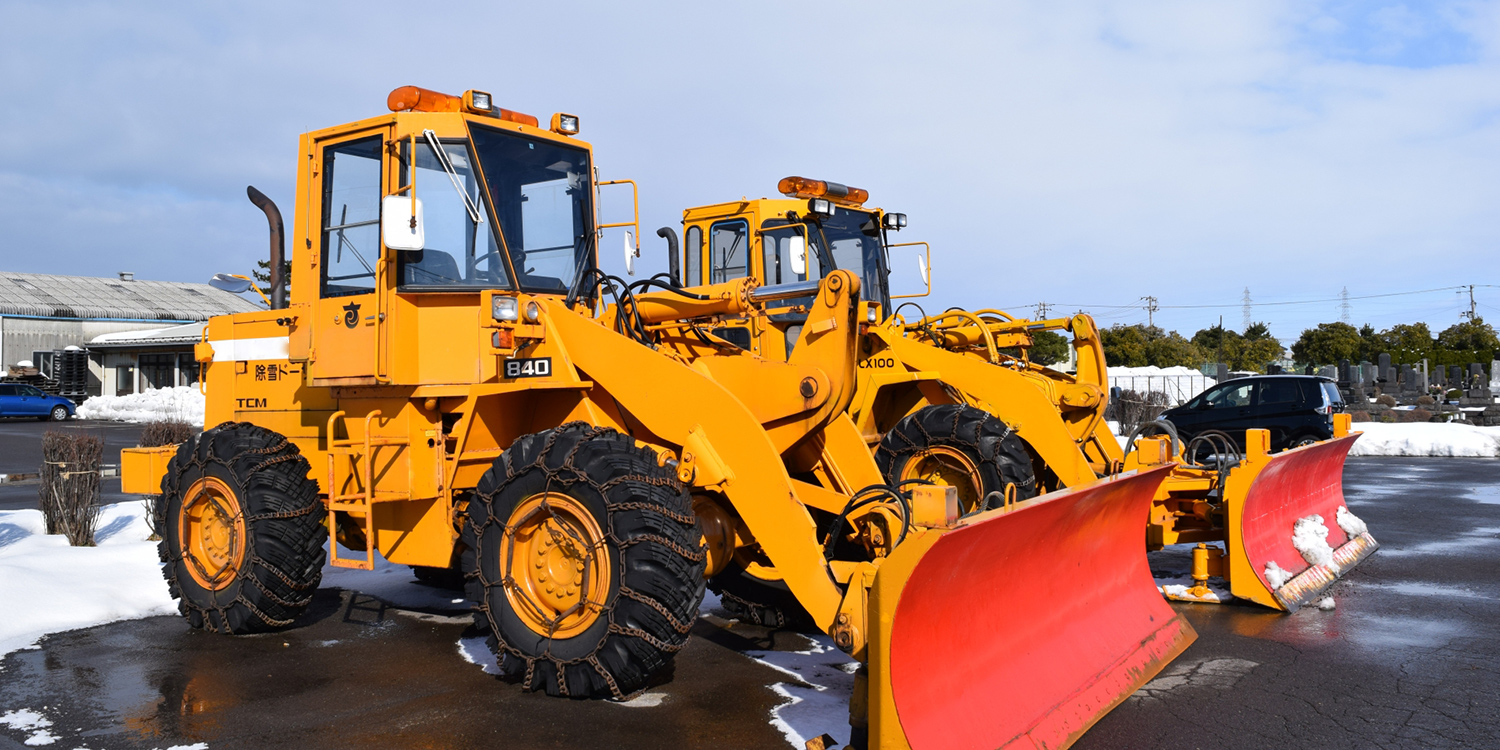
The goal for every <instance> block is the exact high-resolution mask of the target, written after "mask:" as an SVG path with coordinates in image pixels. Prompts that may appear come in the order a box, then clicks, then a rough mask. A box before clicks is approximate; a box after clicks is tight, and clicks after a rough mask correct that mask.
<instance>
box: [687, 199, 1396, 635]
mask: <svg viewBox="0 0 1500 750" xmlns="http://www.w3.org/2000/svg"><path fill="white" fill-rule="evenodd" d="M778 190H779V191H780V192H781V193H782V194H783V196H784V197H781V198H759V199H742V200H739V201H733V202H729V203H719V204H713V205H707V206H700V207H695V208H689V209H687V210H686V211H684V212H683V235H682V237H683V246H682V248H681V249H680V250H679V248H678V240H677V234H676V232H675V231H674V230H672V229H671V228H663V229H661V230H659V231H658V234H659V235H660V236H662V237H664V238H666V240H667V243H668V255H669V261H670V268H671V271H670V272H669V275H670V276H672V277H673V278H674V279H675V280H676V281H678V282H680V283H682V284H684V285H686V286H688V287H692V286H694V285H698V284H708V283H715V282H723V281H726V280H730V279H736V278H744V277H749V278H754V279H757V280H758V281H761V282H763V283H783V282H800V281H804V280H808V279H817V278H819V277H820V276H821V275H823V274H826V273H828V272H829V271H830V270H831V269H847V270H850V271H853V272H855V273H857V274H859V275H860V277H861V279H862V280H863V283H864V287H863V288H865V289H867V290H869V291H868V298H869V301H870V303H871V306H870V308H868V311H867V322H868V323H869V325H868V326H866V328H865V335H864V336H863V337H862V340H861V341H860V342H859V346H860V353H859V372H858V387H857V392H856V395H855V398H854V400H853V401H852V402H851V407H850V417H851V418H852V420H853V421H854V423H855V425H856V426H857V428H858V429H859V431H860V434H861V437H862V438H863V439H864V440H865V442H866V443H867V444H868V445H870V447H871V450H872V451H874V454H875V456H876V458H877V461H878V462H879V465H880V468H881V470H882V474H883V476H884V477H885V479H886V480H887V481H888V482H890V483H892V484H900V483H901V482H904V481H910V480H918V479H920V480H927V481H932V482H936V483H939V484H943V485H947V486H953V487H955V488H956V489H957V491H958V496H959V500H960V503H961V505H962V507H963V508H964V509H965V510H966V511H967V510H973V509H983V508H990V507H996V505H998V504H1001V503H1003V502H1005V501H1006V500H1007V499H1011V498H1018V497H1019V498H1027V497H1031V496H1033V495H1035V494H1037V493H1047V492H1053V491H1056V490H1058V489H1060V488H1064V487H1083V486H1087V485H1089V484H1091V483H1093V482H1095V481H1097V480H1098V479H1099V478H1101V477H1107V476H1113V475H1116V474H1119V473H1120V472H1121V471H1122V470H1127V469H1138V468H1142V467H1147V466H1158V465H1164V464H1167V463H1170V462H1175V463H1176V464H1177V466H1176V468H1174V469H1173V471H1172V472H1171V474H1170V475H1169V477H1168V478H1167V479H1166V480H1165V481H1164V482H1163V483H1162V484H1161V486H1160V488H1159V489H1158V491H1157V495H1156V498H1155V502H1154V503H1153V505H1152V511H1151V517H1150V521H1149V525H1148V528H1147V544H1148V548H1149V549H1151V550H1157V549H1161V548H1162V547H1164V546H1167V545H1173V544H1184V543H1193V544H1198V545H1199V548H1198V549H1196V550H1195V551H1194V555H1193V570H1192V577H1193V579H1194V582H1193V585H1191V586H1186V585H1182V586H1164V587H1163V593H1164V594H1165V595H1167V596H1169V597H1171V598H1177V599H1184V600H1190V601H1217V600H1218V599H1219V596H1218V595H1217V594H1215V593H1214V592H1213V591H1212V590H1211V589H1210V588H1209V587H1208V586H1207V581H1208V579H1209V578H1210V577H1214V576H1222V577H1224V578H1225V579H1226V581H1227V584H1228V586H1229V589H1230V591H1231V592H1232V593H1233V595H1234V596H1236V597H1240V598H1245V599H1249V600H1251V601H1255V602H1258V603H1260V604H1264V605H1266V606H1269V607H1273V608H1277V609H1284V610H1295V609H1296V608H1297V607H1299V606H1301V605H1302V604H1305V603H1307V602H1308V601H1310V600H1313V599H1314V598H1315V597H1317V596H1319V595H1320V594H1321V592H1322V591H1323V590H1325V589H1326V588H1327V587H1328V586H1329V585H1330V584H1331V583H1332V582H1333V581H1334V580H1335V579H1337V578H1338V577H1339V576H1341V575H1342V574H1343V573H1344V572H1346V571H1347V570H1348V569H1349V568H1351V567H1353V566H1354V565H1355V564H1357V563H1358V562H1359V561H1360V560H1362V559H1363V558H1364V557H1366V556H1368V555H1369V554H1370V553H1371V552H1373V551H1374V549H1375V548H1376V544H1375V542H1374V539H1373V538H1372V537H1370V535H1369V534H1368V531H1367V530H1365V529H1364V526H1363V524H1362V523H1361V522H1360V521H1359V520H1358V519H1357V518H1354V517H1353V516H1352V515H1351V514H1349V512H1348V509H1347V508H1346V507H1344V504H1343V494H1342V489H1341V486H1342V470H1343V460H1344V456H1345V455H1346V454H1347V452H1348V449H1349V446H1350V445H1351V444H1352V442H1353V440H1354V439H1355V438H1354V437H1352V436H1349V422H1348V417H1347V415H1330V418H1331V419H1333V420H1334V423H1335V434H1336V438H1335V439H1334V440H1331V441H1327V442H1324V443H1320V444H1316V445H1313V446H1308V447H1305V448H1302V449H1298V452H1291V453H1286V454H1279V455H1276V456H1272V455H1270V453H1269V450H1268V448H1267V446H1266V444H1265V442H1264V441H1265V435H1264V433H1263V431H1258V430H1251V431H1250V435H1249V437H1248V439H1247V441H1246V442H1247V445H1246V446H1245V448H1244V450H1243V451H1242V450H1241V449H1240V447H1239V446H1238V445H1236V444H1235V443H1234V442H1233V441H1232V440H1230V439H1229V436H1227V435H1215V436H1210V437H1208V438H1205V439H1203V440H1200V441H1195V443H1194V444H1193V445H1189V446H1184V445H1182V443H1181V441H1178V440H1177V439H1176V438H1175V436H1173V437H1171V438H1170V439H1166V440H1161V439H1159V440H1155V441H1151V442H1143V443H1141V444H1140V445H1141V446H1143V448H1144V449H1145V450H1133V451H1132V452H1131V453H1130V454H1129V455H1128V456H1127V455H1126V454H1125V452H1123V451H1122V450H1121V448H1120V445H1119V443H1118V441H1117V440H1116V438H1115V436H1114V435H1113V434H1111V432H1110V430H1109V427H1108V425H1107V423H1106V422H1105V420H1104V414H1105V409H1106V407H1107V405H1108V402H1109V385H1108V371H1107V368H1106V363H1105V357H1104V352H1103V348H1102V346H1101V343H1100V337H1099V333H1098V329H1097V328H1096V326H1095V324H1094V322H1093V319H1092V318H1090V317H1089V316H1087V315H1084V314H1079V315H1075V316H1071V317H1067V318H1056V319H1049V320H1036V321H1033V320H1026V319H1021V318H1016V317H1013V316H1011V315H1009V314H1008V313H1005V312H1003V311H1000V310H978V311H974V312H970V311H967V310H962V309H957V308H950V309H948V310H945V311H943V312H941V313H937V314H934V315H927V314H926V313H921V314H920V316H919V317H918V318H916V319H915V320H914V321H912V322H907V321H906V320H905V318H903V316H902V315H901V314H900V312H901V311H902V310H903V309H904V308H906V307H908V306H910V307H915V308H916V309H917V310H918V311H920V309H921V308H920V307H917V306H916V303H915V302H906V303H904V304H902V305H901V306H900V307H897V308H895V309H892V305H893V304H895V303H899V302H900V300H901V299H902V298H903V295H892V294H891V293H890V286H889V283H888V280H889V277H890V274H891V268H890V263H891V251H892V249H893V248H903V247H921V248H922V249H923V251H924V252H923V253H922V254H921V255H918V256H917V257H918V260H919V261H920V270H921V273H922V276H923V282H924V284H925V285H926V288H927V293H930V291H931V278H930V275H929V274H930V272H931V271H930V269H931V259H930V250H928V249H927V244H926V243H921V242H913V243H893V242H891V241H890V239H889V234H890V233H891V232H894V231H899V230H900V229H902V228H903V227H905V226H906V223H907V219H906V216H905V215H904V214H900V213H889V212H886V211H883V210H881V209H879V208H875V207H867V206H865V205H864V204H865V202H866V201H867V200H868V197H869V195H868V193H867V191H865V190H862V189H860V188H853V187H849V186H846V185H841V184H839V183H833V182H826V181H820V180H810V179H806V178H803V177H788V178H786V179H783V180H782V181H781V182H780V184H779V185H778ZM922 296H926V294H925V293H924V294H917V295H905V297H922ZM806 310H807V305H806V300H804V299H789V300H786V301H785V302H784V303H782V304H780V305H779V306H770V307H768V308H767V310H766V313H765V314H764V315H759V316H746V317H739V318H724V319H721V320H720V321H718V322H717V324H716V325H715V326H714V327H713V328H712V329H711V330H712V331H713V332H714V333H715V334H716V335H718V336H719V337H721V338H723V339H724V340H726V341H731V342H734V343H735V344H737V345H739V346H741V347H743V348H745V349H747V350H749V351H753V352H755V353H757V354H759V355H761V356H763V357H767V358H772V359H777V358H786V357H787V356H789V355H790V354H792V353H793V352H794V351H795V347H796V345H797V344H796V342H797V337H798V334H799V333H800V331H801V328H802V326H803V325H804V322H803V321H804V318H805V315H806ZM1039 331H1062V332H1066V333H1068V334H1070V335H1071V339H1072V340H1071V347H1072V363H1073V365H1074V367H1073V369H1074V372H1073V373H1071V374H1069V373H1064V372H1061V371H1059V370H1056V369H1053V368H1050V367H1044V366H1041V365H1040V364H1037V363H1035V362H1032V361H1031V359H1030V356H1029V353H1030V351H1031V349H1032V347H1033V346H1034V343H1035V339H1034V337H1035V336H1036V334H1037V332H1039ZM1170 429H1171V426H1170V425H1168V424H1161V423H1158V424H1156V425H1153V429H1152V430H1150V431H1148V433H1149V432H1166V431H1168V430H1170ZM1148 436H1149V435H1148ZM1131 437H1132V439H1133V438H1134V437H1135V436H1131ZM1148 453H1149V454H1150V455H1147V454H1148ZM1201 455H1211V456H1213V460H1211V461H1209V462H1206V463H1204V464H1199V463H1196V462H1195V461H1193V460H1190V459H1191V458H1193V457H1197V456H1201ZM1272 477H1275V479H1272ZM1294 537H1295V538H1301V539H1303V542H1301V543H1299V544H1300V546H1298V545H1294V544H1293V542H1292V540H1293V539H1294ZM1315 537H1316V538H1315ZM1324 539H1326V542H1323V541H1322V540H1324ZM1211 543H1212V544H1215V545H1222V546H1212V547H1211V546H1208V545H1209V544H1211ZM1304 548H1305V549H1304ZM760 583H761V584H762V585H761V586H760V587H759V588H752V589H751V590H749V591H735V592H728V593H732V594H736V596H735V597H734V600H733V601H731V606H735V607H738V608H739V609H740V610H741V611H742V612H743V613H744V614H746V615H747V616H751V617H753V618H756V619H760V620H763V621H767V622H771V623H775V622H779V621H782V620H785V619H786V618H787V616H788V615H787V608H786V607H783V606H781V605H782V604H783V603H784V601H785V600H784V597H781V596H779V594H778V591H777V590H776V588H775V586H774V582H772V581H761V582H760Z"/></svg>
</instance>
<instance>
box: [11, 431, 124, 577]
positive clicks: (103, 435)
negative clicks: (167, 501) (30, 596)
mask: <svg viewBox="0 0 1500 750" xmlns="http://www.w3.org/2000/svg"><path fill="white" fill-rule="evenodd" d="M142 429H143V425H138V424H123V423H119V422H94V421H86V420H79V419H70V420H68V421H66V422H38V421H36V420H35V419H13V418H11V419H0V474H36V473H38V472H39V471H40V470H41V466H42V434H43V433H45V432H47V431H48V430H59V431H62V432H81V433H84V434H88V435H94V436H97V437H98V438H99V439H100V440H103V441H104V460H103V463H104V464H105V465H106V466H113V465H118V464H119V463H120V449H121V448H131V447H134V446H135V444H136V442H137V441H138V440H139V439H140V436H141V430H142ZM37 487H38V482H37V480H35V479H28V480H24V481H21V482H15V483H12V482H5V483H0V510H18V509H21V508H35V507H37V494H36V493H37ZM99 493H100V496H101V497H100V501H101V502H103V503H105V504H106V505H107V504H109V503H118V502H123V501H126V500H136V499H138V498H136V497H135V496H134V495H126V494H124V493H122V492H120V479H119V477H104V478H103V479H102V480H101V481H100V483H99ZM0 604H3V603H0Z"/></svg>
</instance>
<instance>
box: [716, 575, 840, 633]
mask: <svg viewBox="0 0 1500 750" xmlns="http://www.w3.org/2000/svg"><path fill="white" fill-rule="evenodd" d="M708 587H709V588H710V589H713V591H714V593H716V594H718V595H719V604H720V605H722V606H723V607H724V610H725V611H727V612H728V613H729V614H730V615H731V616H733V617H734V619H736V620H739V621H740V622H747V623H750V624H752V625H760V626H762V627H767V628H775V629H782V628H785V629H789V630H809V629H812V630H816V629H817V625H816V624H815V623H814V622H813V619H812V615H809V614H808V613H807V610H806V609H804V608H803V607H802V604H801V603H800V602H798V601H797V597H796V596H794V595H793V594H792V590H791V589H789V588H787V585H786V583H785V582H784V581H767V580H764V579H761V578H757V577H755V576H753V575H750V574H749V573H747V572H745V569H744V567H742V566H741V565H740V563H739V561H737V560H736V561H734V562H731V563H730V564H729V567H728V568H725V569H724V571H723V572H721V573H719V574H718V575H716V576H714V577H713V580H711V581H709V582H708Z"/></svg>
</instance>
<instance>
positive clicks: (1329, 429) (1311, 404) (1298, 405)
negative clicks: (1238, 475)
mask: <svg viewBox="0 0 1500 750" xmlns="http://www.w3.org/2000/svg"><path fill="white" fill-rule="evenodd" d="M1343 408H1344V402H1343V400H1342V399H1340V398H1339V389H1338V386H1337V385H1336V384H1335V383H1334V381H1332V380H1330V379H1328V378H1324V377H1319V376H1315V375H1257V376H1254V377H1248V378H1236V379H1234V380H1226V381H1224V382H1222V383H1219V384H1218V385H1216V386H1214V387H1212V388H1209V389H1208V390H1206V391H1204V392H1202V393H1200V394H1198V395H1197V396H1194V397H1193V398H1192V399H1190V400H1189V401H1188V402H1187V403H1185V404H1183V405H1182V406H1178V407H1176V408H1173V409H1168V410H1167V411H1165V412H1162V415H1161V418H1162V419H1165V420H1167V421H1169V422H1171V423H1172V425H1173V426H1174V427H1176V428H1177V432H1178V433H1179V435H1181V437H1182V439H1183V441H1184V442H1186V441H1189V440H1192V439H1193V438H1195V437H1197V436H1198V435H1200V434H1202V433H1203V432H1204V431H1206V430H1222V431H1224V432H1227V433H1229V435H1230V436H1231V437H1233V438H1234V441H1235V443H1237V444H1238V445H1239V446H1240V448H1241V449H1244V447H1245V430H1248V429H1262V430H1270V431H1271V450H1273V451H1281V450H1286V449H1287V448H1295V447H1297V446H1300V445H1307V444H1309V443H1314V442H1317V441H1319V440H1328V439H1330V438H1332V437H1333V415H1334V413H1335V412H1339V411H1343Z"/></svg>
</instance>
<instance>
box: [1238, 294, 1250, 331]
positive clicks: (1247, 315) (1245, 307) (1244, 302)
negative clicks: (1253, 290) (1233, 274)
mask: <svg viewBox="0 0 1500 750" xmlns="http://www.w3.org/2000/svg"><path fill="white" fill-rule="evenodd" d="M1240 304H1241V305H1242V308H1243V310H1244V315H1245V325H1244V327H1242V328H1241V329H1240V333H1244V332H1245V331H1248V330H1250V287H1248V286H1247V287H1245V296H1244V297H1241V298H1240Z"/></svg>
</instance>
